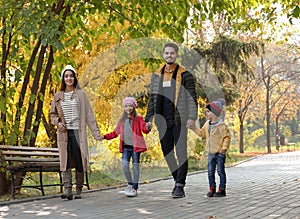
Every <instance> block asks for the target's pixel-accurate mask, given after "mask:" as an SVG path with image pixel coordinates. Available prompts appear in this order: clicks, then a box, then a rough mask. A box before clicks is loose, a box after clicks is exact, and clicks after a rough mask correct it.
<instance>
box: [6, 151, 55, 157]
mask: <svg viewBox="0 0 300 219" xmlns="http://www.w3.org/2000/svg"><path fill="white" fill-rule="evenodd" d="M2 154H3V155H7V156H8V155H12V156H46V157H58V156H59V153H58V152H35V151H34V152H29V151H2Z"/></svg>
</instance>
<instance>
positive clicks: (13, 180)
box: [10, 170, 15, 198]
mask: <svg viewBox="0 0 300 219" xmlns="http://www.w3.org/2000/svg"><path fill="white" fill-rule="evenodd" d="M10 174H11V195H12V197H13V198H14V197H15V179H14V178H15V177H14V176H15V171H13V170H12V171H11V172H10Z"/></svg>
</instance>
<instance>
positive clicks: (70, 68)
mask: <svg viewBox="0 0 300 219" xmlns="http://www.w3.org/2000/svg"><path fill="white" fill-rule="evenodd" d="M67 70H71V71H73V72H74V73H75V77H77V73H76V71H75V69H74V68H73V67H72V65H66V67H65V68H64V69H63V70H62V72H61V78H62V77H63V76H64V73H65V71H67Z"/></svg>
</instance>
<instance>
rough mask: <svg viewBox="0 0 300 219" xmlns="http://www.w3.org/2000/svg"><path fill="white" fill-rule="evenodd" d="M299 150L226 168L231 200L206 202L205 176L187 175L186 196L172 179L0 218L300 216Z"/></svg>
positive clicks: (19, 209)
mask: <svg viewBox="0 0 300 219" xmlns="http://www.w3.org/2000/svg"><path fill="white" fill-rule="evenodd" d="M299 167H300V152H299V151H296V152H287V153H281V154H270V155H265V156H260V157H256V158H254V159H252V160H250V161H247V162H243V163H240V164H239V165H236V166H234V167H230V168H227V170H226V171H227V178H228V188H227V196H226V197H223V198H215V197H214V198H208V197H206V196H205V195H206V193H207V191H208V186H207V173H206V172H203V173H197V174H192V175H189V176H188V179H187V186H186V197H185V198H182V199H172V198H171V197H170V192H171V189H172V187H173V181H172V180H171V179H168V180H161V181H158V182H154V183H150V184H144V185H141V186H140V190H139V195H138V197H135V198H127V197H125V196H124V194H123V193H122V190H123V189H124V188H118V189H110V190H104V191H92V192H88V193H84V194H83V199H81V200H73V201H65V200H62V199H60V198H59V197H54V198H49V199H45V200H38V201H32V202H26V203H19V204H11V205H8V206H0V218H1V219H2V218H24V219H26V218H42V217H43V218H55V219H57V218H60V217H63V218H86V219H92V218H97V219H99V218H164V219H165V218H180V219H186V218H197V219H198V218H200V219H202V218H203V219H204V218H230V219H239V218H265V219H269V218H270V219H271V218H286V219H292V218H299V219H300V171H299Z"/></svg>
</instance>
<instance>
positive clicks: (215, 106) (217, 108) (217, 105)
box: [206, 98, 225, 117]
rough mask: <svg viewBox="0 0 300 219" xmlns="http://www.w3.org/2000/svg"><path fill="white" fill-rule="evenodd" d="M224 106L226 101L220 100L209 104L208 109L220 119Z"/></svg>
mask: <svg viewBox="0 0 300 219" xmlns="http://www.w3.org/2000/svg"><path fill="white" fill-rule="evenodd" d="M224 105H225V100H224V99H223V98H219V99H218V100H217V101H213V102H211V103H209V104H207V106H206V108H207V109H208V110H210V111H211V112H212V113H213V114H215V115H216V116H218V117H219V116H220V115H221V113H222V111H223V107H224Z"/></svg>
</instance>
